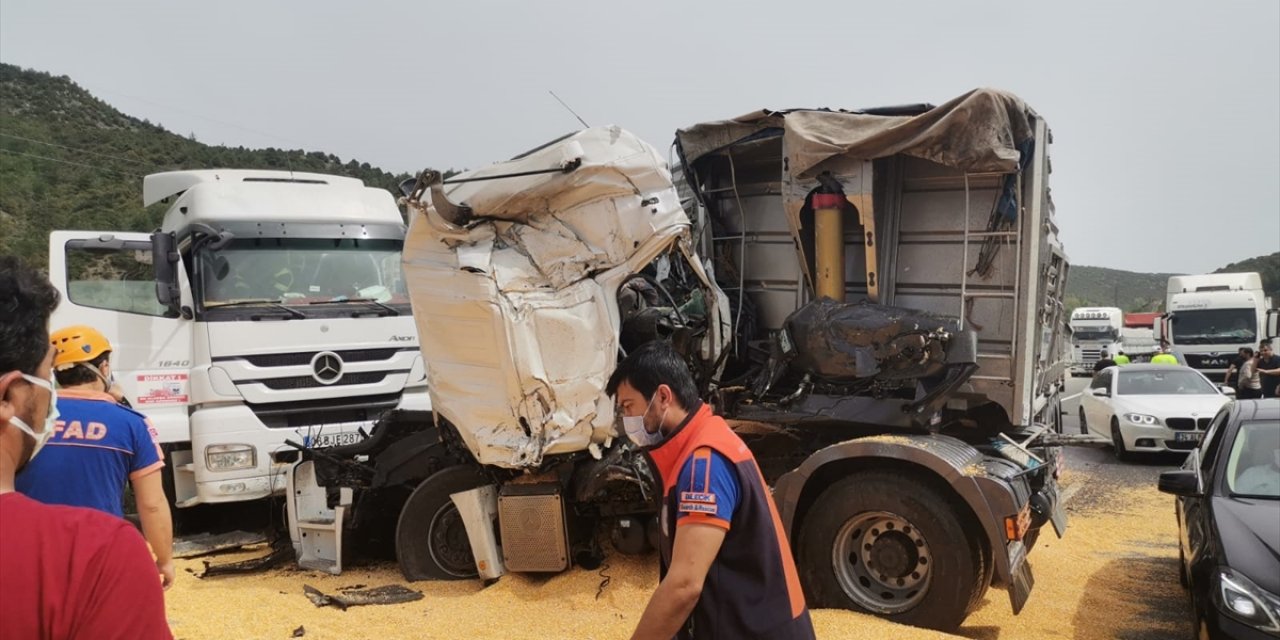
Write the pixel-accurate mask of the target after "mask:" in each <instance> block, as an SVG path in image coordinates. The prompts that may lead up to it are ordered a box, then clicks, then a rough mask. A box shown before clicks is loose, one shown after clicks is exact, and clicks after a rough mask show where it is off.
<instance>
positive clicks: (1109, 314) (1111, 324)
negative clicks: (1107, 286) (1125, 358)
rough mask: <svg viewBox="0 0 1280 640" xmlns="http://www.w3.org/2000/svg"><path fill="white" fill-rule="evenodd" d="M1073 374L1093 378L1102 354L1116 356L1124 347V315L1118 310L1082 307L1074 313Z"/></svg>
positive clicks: (1071, 321) (1072, 339) (1071, 322)
mask: <svg viewBox="0 0 1280 640" xmlns="http://www.w3.org/2000/svg"><path fill="white" fill-rule="evenodd" d="M1068 324H1069V326H1070V327H1071V356H1072V357H1071V373H1072V375H1083V376H1087V375H1093V365H1095V364H1097V362H1098V360H1099V359H1100V358H1101V357H1102V352H1103V351H1105V352H1107V354H1109V355H1112V356H1114V355H1115V354H1116V353H1117V352H1118V351H1120V350H1121V349H1123V348H1124V346H1123V343H1122V336H1123V331H1122V330H1123V329H1124V312H1123V311H1121V310H1120V309H1119V308H1117V307H1079V308H1077V309H1076V310H1075V311H1072V312H1071V320H1070V321H1069V322H1068Z"/></svg>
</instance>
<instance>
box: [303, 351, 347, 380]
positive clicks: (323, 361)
mask: <svg viewBox="0 0 1280 640" xmlns="http://www.w3.org/2000/svg"><path fill="white" fill-rule="evenodd" d="M311 377H313V378H315V379H316V382H319V383H320V384H333V383H335V382H337V381H338V380H341V379H342V358H340V357H338V354H336V353H334V352H332V351H321V352H320V353H317V354H316V355H315V357H313V358H311Z"/></svg>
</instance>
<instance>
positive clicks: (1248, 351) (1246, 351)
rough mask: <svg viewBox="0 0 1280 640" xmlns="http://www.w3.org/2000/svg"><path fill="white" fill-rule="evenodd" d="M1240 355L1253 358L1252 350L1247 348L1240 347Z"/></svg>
mask: <svg viewBox="0 0 1280 640" xmlns="http://www.w3.org/2000/svg"><path fill="white" fill-rule="evenodd" d="M1240 353H1241V354H1243V355H1244V356H1246V357H1249V358H1252V357H1253V349H1250V348H1249V347H1240Z"/></svg>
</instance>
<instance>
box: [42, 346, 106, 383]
mask: <svg viewBox="0 0 1280 640" xmlns="http://www.w3.org/2000/svg"><path fill="white" fill-rule="evenodd" d="M110 357H111V352H110V351H103V352H102V353H100V354H98V357H96V358H94V359H93V360H90V361H89V362H85V363H84V365H85V366H76V367H71V368H69V369H63V370H62V371H54V372H53V375H54V376H55V377H57V378H58V384H59V385H61V386H64V387H74V386H76V385H81V384H89V383H90V382H97V381H99V380H101V379H102V378H100V377H98V374H97V373H94V372H93V371H94V370H97V369H99V368H100V367H101V366H102V363H104V362H106V361H107V359H108V358H110ZM89 367H93V369H90V368H89Z"/></svg>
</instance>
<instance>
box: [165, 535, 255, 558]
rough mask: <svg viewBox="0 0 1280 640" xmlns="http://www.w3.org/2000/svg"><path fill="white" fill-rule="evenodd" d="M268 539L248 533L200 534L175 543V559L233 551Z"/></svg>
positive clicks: (177, 540) (179, 539)
mask: <svg viewBox="0 0 1280 640" xmlns="http://www.w3.org/2000/svg"><path fill="white" fill-rule="evenodd" d="M266 541H267V537H266V536H265V535H263V534H261V533H250V532H248V531H228V532H226V533H216V534H214V533H199V534H196V535H192V536H183V537H181V538H178V539H176V540H174V541H173V557H175V558H195V557H198V556H205V555H209V554H211V553H219V552H221V551H232V550H235V549H239V548H241V547H247V546H249V545H252V544H262V543H264V542H266Z"/></svg>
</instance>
